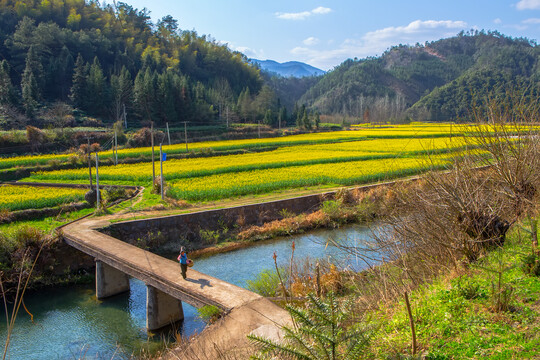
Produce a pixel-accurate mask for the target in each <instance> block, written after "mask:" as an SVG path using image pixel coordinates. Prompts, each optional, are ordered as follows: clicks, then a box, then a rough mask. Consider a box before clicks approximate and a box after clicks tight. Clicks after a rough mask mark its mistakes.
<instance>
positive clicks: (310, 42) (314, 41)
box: [302, 36, 319, 46]
mask: <svg viewBox="0 0 540 360" xmlns="http://www.w3.org/2000/svg"><path fill="white" fill-rule="evenodd" d="M302 42H303V43H304V45H307V46H312V45H317V44H318V43H319V39H317V38H316V37H313V36H310V37H308V38H307V39H305V40H304V41H302Z"/></svg>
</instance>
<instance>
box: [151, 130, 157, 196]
mask: <svg viewBox="0 0 540 360" xmlns="http://www.w3.org/2000/svg"><path fill="white" fill-rule="evenodd" d="M150 124H151V125H150V133H151V141H152V186H154V182H155V181H156V168H155V166H154V122H153V121H152V122H151V123H150Z"/></svg>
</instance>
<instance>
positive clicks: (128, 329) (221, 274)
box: [0, 226, 371, 360]
mask: <svg viewBox="0 0 540 360" xmlns="http://www.w3.org/2000/svg"><path fill="white" fill-rule="evenodd" d="M370 235H371V232H370V230H369V229H368V228H366V227H363V226H349V227H345V228H341V229H336V230H321V231H316V232H310V233H308V234H302V235H295V236H292V237H287V238H281V239H276V240H272V241H265V242H260V243H257V244H254V245H253V246H251V247H248V248H244V249H240V250H236V251H232V252H228V253H223V254H217V255H213V256H209V257H206V258H200V259H197V260H196V261H195V267H194V269H196V270H198V271H201V272H203V273H206V274H209V275H212V276H215V277H217V278H220V279H222V280H225V281H228V282H230V283H233V284H235V285H238V286H242V287H245V286H246V282H247V281H248V280H253V279H255V278H256V276H257V274H259V273H260V272H261V271H263V270H265V269H272V268H274V261H273V259H272V255H273V253H274V252H276V254H277V256H278V258H277V259H278V264H283V265H285V264H287V263H288V261H289V260H290V257H291V242H292V240H294V241H295V245H296V247H295V253H294V258H295V259H296V260H300V259H303V258H310V259H320V258H328V259H330V260H331V261H334V262H339V263H340V264H347V265H349V266H351V267H353V268H356V269H357V270H359V269H361V268H362V264H360V263H359V262H358V261H357V260H356V259H354V258H352V259H351V258H346V257H344V254H343V253H342V252H340V251H339V250H337V249H336V248H334V247H332V246H326V242H327V241H328V239H330V238H339V239H347V241H348V242H349V243H350V244H354V243H355V242H356V241H358V240H362V239H366V238H369V237H370ZM179 276H180V269H179ZM188 277H189V271H188ZM130 285H131V291H130V292H129V293H126V294H122V295H118V296H115V297H112V298H110V299H106V300H104V301H99V300H97V299H96V297H95V291H94V286H91V285H88V286H72V287H58V288H55V289H47V290H44V291H39V292H36V293H31V294H28V295H27V296H25V299H24V300H25V305H26V307H27V309H28V311H29V312H30V313H32V314H33V320H34V322H33V323H32V321H31V318H30V315H28V314H27V313H26V311H24V309H22V308H21V311H20V312H19V315H18V317H17V321H16V325H15V328H14V331H13V333H12V335H11V343H10V346H9V351H8V359H43V360H45V359H47V360H49V359H80V358H85V359H96V358H97V359H111V358H114V359H125V358H129V357H130V354H133V353H135V354H138V353H140V352H141V351H148V350H152V349H153V348H155V347H157V346H159V344H160V343H162V341H163V340H162V336H160V335H159V334H157V335H154V336H149V335H148V334H147V331H146V329H145V323H146V286H145V284H144V283H143V282H141V281H139V280H137V279H131V280H130ZM183 309H184V316H185V319H184V321H183V323H182V324H181V327H180V329H179V330H180V332H181V334H182V335H183V336H190V335H193V334H194V333H196V332H200V331H202V330H203V329H204V326H205V323H204V321H202V320H201V319H200V318H199V317H198V314H197V310H196V309H195V308H193V307H192V306H190V305H188V304H185V303H184V304H183ZM6 337H7V327H6V317H5V314H3V312H2V314H1V315H0V340H1V341H2V343H4V342H5V339H6Z"/></svg>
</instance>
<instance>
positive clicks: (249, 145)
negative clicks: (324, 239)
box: [0, 124, 465, 170]
mask: <svg viewBox="0 0 540 360" xmlns="http://www.w3.org/2000/svg"><path fill="white" fill-rule="evenodd" d="M457 129H458V127H457V126H455V125H454V126H453V128H452V126H451V125H449V124H436V125H432V124H428V125H425V124H424V125H393V126H385V127H379V128H377V127H367V128H357V130H354V131H335V132H324V133H309V134H300V135H289V136H282V137H277V138H264V139H244V140H224V141H207V142H195V143H190V144H189V146H188V147H189V150H190V151H200V150H202V149H212V150H214V151H227V150H240V149H245V150H250V149H258V148H265V147H283V146H299V145H310V144H331V143H341V142H347V141H358V140H363V139H399V138H436V137H446V136H448V134H450V132H453V133H454V134H455V135H457V134H459V131H458V130H457ZM460 129H461V130H462V131H463V130H465V128H463V127H461V128H460ZM163 140H164V139H156V143H159V142H160V141H163ZM163 148H164V151H165V152H167V153H168V154H181V153H186V147H185V144H175V145H165V146H164V147H163ZM151 153H152V149H151V148H150V147H140V148H129V149H122V150H119V151H118V157H119V158H120V159H127V158H140V157H142V158H144V157H149V156H151ZM100 156H101V159H112V157H113V153H112V151H111V150H107V151H103V152H101V153H100ZM72 157H75V155H74V154H57V155H55V154H52V155H35V156H15V157H5V158H0V170H3V169H11V168H16V167H30V166H38V165H47V164H49V163H50V162H51V161H55V162H59V163H64V162H68V161H70V160H71V158H72Z"/></svg>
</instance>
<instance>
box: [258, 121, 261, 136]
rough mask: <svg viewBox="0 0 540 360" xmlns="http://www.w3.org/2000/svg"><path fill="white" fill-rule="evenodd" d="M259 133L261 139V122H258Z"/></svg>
mask: <svg viewBox="0 0 540 360" xmlns="http://www.w3.org/2000/svg"><path fill="white" fill-rule="evenodd" d="M257 132H258V133H259V139H260V138H261V120H257Z"/></svg>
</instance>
